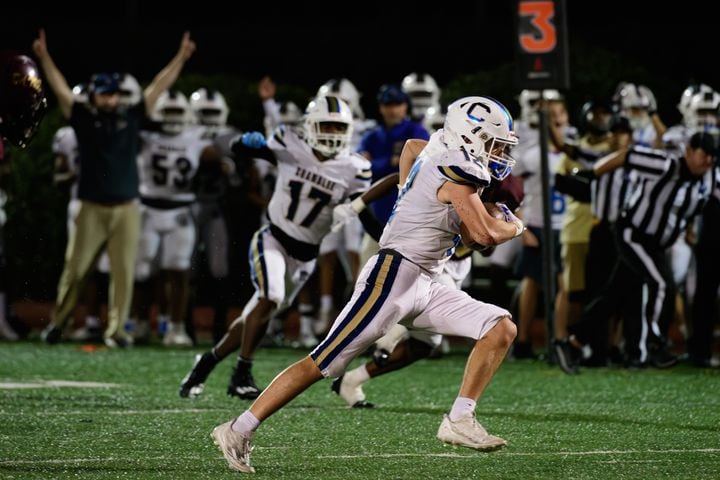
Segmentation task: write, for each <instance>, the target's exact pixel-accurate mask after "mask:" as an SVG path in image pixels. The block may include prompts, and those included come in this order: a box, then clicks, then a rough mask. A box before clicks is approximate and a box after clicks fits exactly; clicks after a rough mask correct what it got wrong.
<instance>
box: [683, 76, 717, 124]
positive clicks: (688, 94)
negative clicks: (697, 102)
mask: <svg viewBox="0 0 720 480" xmlns="http://www.w3.org/2000/svg"><path fill="white" fill-rule="evenodd" d="M712 91H713V88H712V87H711V86H709V85H705V84H704V83H701V84H695V83H694V84H692V85H688V86H687V88H686V89H685V90H683V92H682V95H680V102H679V103H678V104H677V109H678V111H679V112H680V114H682V116H683V123H685V124H686V125H687V121H686V119H685V116H686V115H687V114H688V113H689V107H690V100H692V97H693V95H695V94H696V93H701V92H703V93H704V92H712Z"/></svg>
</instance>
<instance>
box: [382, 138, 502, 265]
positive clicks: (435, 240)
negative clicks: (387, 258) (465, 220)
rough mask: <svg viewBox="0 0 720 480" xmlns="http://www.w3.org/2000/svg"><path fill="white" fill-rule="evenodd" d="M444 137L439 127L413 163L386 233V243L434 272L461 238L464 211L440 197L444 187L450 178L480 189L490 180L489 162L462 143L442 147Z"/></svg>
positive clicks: (383, 237) (384, 236)
mask: <svg viewBox="0 0 720 480" xmlns="http://www.w3.org/2000/svg"><path fill="white" fill-rule="evenodd" d="M441 139H442V130H439V131H438V132H435V134H433V136H432V137H431V138H430V142H429V143H428V145H427V146H426V147H425V149H423V151H422V152H421V153H420V155H419V156H418V158H417V160H416V161H415V163H414V164H413V166H412V169H411V170H410V173H409V174H408V177H407V180H406V181H405V184H404V185H403V186H402V188H401V190H400V194H399V195H398V199H397V202H395V207H394V208H393V213H392V214H391V215H390V219H389V220H388V223H387V225H386V226H385V230H384V231H383V234H382V237H381V238H380V247H381V248H391V249H393V250H396V251H398V252H400V253H401V254H402V255H404V256H405V257H407V259H408V260H410V261H411V262H414V263H415V264H417V265H419V266H421V267H422V268H424V269H426V270H428V271H430V272H431V273H434V274H438V273H440V271H441V270H442V267H443V265H444V264H445V262H446V261H447V259H448V258H450V256H451V255H452V254H453V252H454V251H455V247H456V245H457V244H458V242H459V241H460V235H459V232H460V216H459V215H458V214H457V212H456V211H455V209H454V208H453V206H452V205H449V204H445V203H442V202H440V200H438V198H437V192H438V190H439V189H440V187H442V186H443V184H444V183H445V182H448V181H449V182H454V183H461V184H467V185H473V186H477V187H478V189H480V188H483V187H486V186H487V185H489V184H490V173H489V172H488V170H487V167H485V165H484V164H483V163H481V162H480V161H478V160H474V159H472V158H471V157H469V156H467V154H465V152H464V151H462V150H460V149H456V148H448V147H445V148H440V147H441V146H442V145H443V144H442V143H441ZM439 142H440V143H439Z"/></svg>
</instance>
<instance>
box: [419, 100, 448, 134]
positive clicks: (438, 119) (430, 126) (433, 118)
mask: <svg viewBox="0 0 720 480" xmlns="http://www.w3.org/2000/svg"><path fill="white" fill-rule="evenodd" d="M422 122H423V127H425V130H427V131H428V132H429V133H433V132H436V131H438V130H440V129H441V128H443V126H444V125H445V115H444V114H443V112H442V108H441V107H440V106H439V105H436V106H434V107H430V108H428V109H427V111H426V112H425V116H423V119H422Z"/></svg>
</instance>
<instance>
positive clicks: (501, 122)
mask: <svg viewBox="0 0 720 480" xmlns="http://www.w3.org/2000/svg"><path fill="white" fill-rule="evenodd" d="M444 132H445V140H446V142H448V143H452V144H454V145H455V146H457V147H459V148H460V149H462V150H464V151H465V152H466V153H467V154H468V155H470V156H471V157H473V158H475V159H478V160H481V161H482V162H483V163H484V164H485V165H486V166H487V167H488V170H489V172H490V175H492V176H493V177H494V178H496V179H497V180H503V179H504V178H505V177H507V176H508V175H509V174H510V171H511V170H512V167H513V165H514V164H515V160H513V159H512V157H510V155H509V153H510V152H509V151H510V149H511V148H512V147H513V146H515V145H517V143H518V139H517V137H516V136H515V131H514V124H513V119H512V116H511V115H510V112H508V110H507V108H505V106H504V105H503V104H502V103H500V102H498V101H497V100H495V99H493V98H490V97H476V96H473V97H463V98H460V99H459V100H455V101H454V102H453V103H451V104H450V106H449V107H448V111H447V114H446V116H445V127H444Z"/></svg>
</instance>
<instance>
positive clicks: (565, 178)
mask: <svg viewBox="0 0 720 480" xmlns="http://www.w3.org/2000/svg"><path fill="white" fill-rule="evenodd" d="M590 171H591V172H592V170H590ZM590 183H591V182H590V181H588V180H587V178H584V176H583V175H578V174H575V175H560V174H559V173H556V174H555V190H557V191H558V192H560V193H564V194H566V195H570V196H571V197H573V198H574V199H575V200H577V201H578V202H584V203H589V202H590V199H591V197H592V194H591V189H590Z"/></svg>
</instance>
